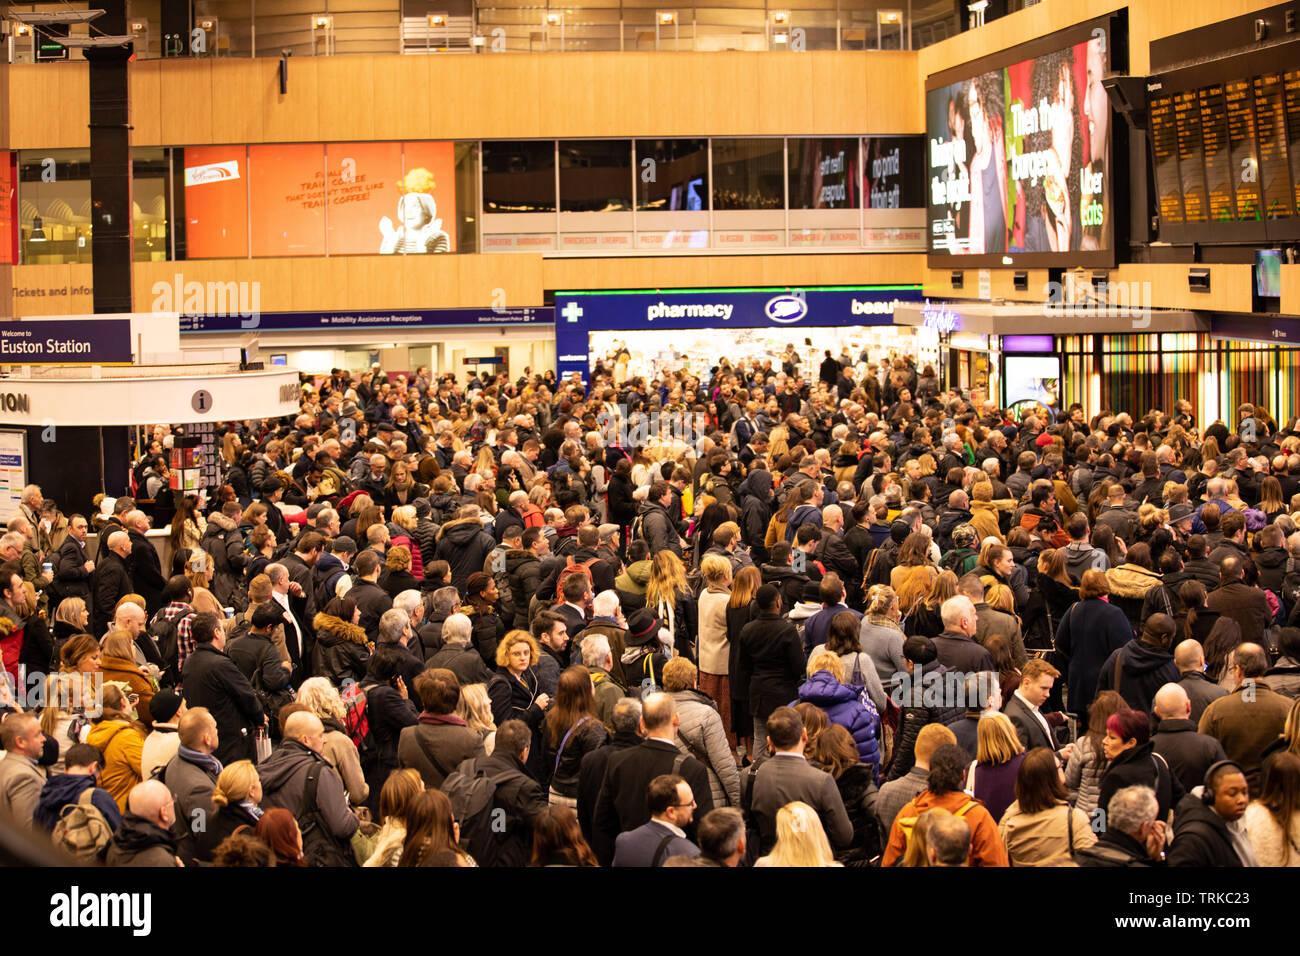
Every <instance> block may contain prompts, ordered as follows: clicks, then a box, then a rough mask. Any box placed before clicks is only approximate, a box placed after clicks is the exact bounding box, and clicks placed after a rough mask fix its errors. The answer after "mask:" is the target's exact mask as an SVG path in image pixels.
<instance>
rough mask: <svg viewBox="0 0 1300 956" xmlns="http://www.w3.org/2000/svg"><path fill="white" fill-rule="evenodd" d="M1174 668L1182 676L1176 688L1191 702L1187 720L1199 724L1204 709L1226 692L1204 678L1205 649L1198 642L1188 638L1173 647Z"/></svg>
mask: <svg viewBox="0 0 1300 956" xmlns="http://www.w3.org/2000/svg"><path fill="white" fill-rule="evenodd" d="M1174 666H1175V667H1177V668H1178V673H1179V674H1181V675H1182V676H1181V677H1180V678H1179V680H1178V686H1179V687H1181V688H1182V689H1183V690H1184V691H1186V692H1187V696H1188V698H1189V699H1190V700H1191V702H1192V712H1191V714H1190V716H1188V718H1187V719H1188V720H1190V721H1191V722H1192V723H1194V724H1199V723H1200V722H1201V714H1203V713H1205V708H1206V707H1209V706H1210V704H1211V703H1213V702H1214V701H1216V700H1218V699H1219V698H1220V697H1222V696H1224V695H1225V694H1227V693H1228V692H1227V691H1226V690H1224V689H1223V688H1222V687H1220V686H1219V685H1218V684H1216V683H1214V681H1212V680H1210V679H1209V678H1208V677H1206V676H1205V648H1203V647H1201V643H1200V641H1196V640H1192V639H1191V638H1188V639H1187V640H1185V641H1183V642H1182V643H1180V644H1179V645H1178V646H1177V647H1175V648H1174Z"/></svg>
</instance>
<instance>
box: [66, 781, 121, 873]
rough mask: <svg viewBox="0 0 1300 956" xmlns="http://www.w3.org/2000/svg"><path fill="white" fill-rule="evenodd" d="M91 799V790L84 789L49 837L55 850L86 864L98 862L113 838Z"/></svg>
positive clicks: (88, 788)
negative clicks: (59, 848)
mask: <svg viewBox="0 0 1300 956" xmlns="http://www.w3.org/2000/svg"><path fill="white" fill-rule="evenodd" d="M94 795H95V788H94V787H87V788H86V789H85V790H82V791H81V795H80V796H79V797H77V802H76V803H70V804H68V805H67V806H66V807H64V808H63V809H62V810H61V811H60V812H59V819H58V821H57V822H56V823H55V824H54V833H53V835H52V836H53V840H54V844H55V846H59V847H62V848H63V849H65V850H67V851H68V852H69V853H71V854H72V855H73V856H75V857H76V858H77V859H78V860H81V861H84V862H87V863H88V862H90V861H92V860H97V859H99V857H100V855H101V854H102V853H103V852H104V850H105V848H107V846H108V843H109V841H110V840H111V839H112V838H113V828H112V827H111V826H109V824H108V820H107V819H106V818H105V816H104V814H103V811H101V810H100V809H99V807H97V806H95V804H94V803H93V802H92V800H93V798H94Z"/></svg>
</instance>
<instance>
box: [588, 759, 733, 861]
mask: <svg viewBox="0 0 1300 956" xmlns="http://www.w3.org/2000/svg"><path fill="white" fill-rule="evenodd" d="M680 755H681V752H680V751H679V750H678V749H677V748H676V747H674V746H673V745H672V744H668V743H664V742H663V741H662V740H646V741H643V742H642V743H641V744H639V745H638V746H636V747H632V748H630V749H628V750H625V751H623V752H622V753H616V754H614V755H613V756H612V757H611V758H610V760H609V764H608V766H607V767H606V769H605V779H604V781H603V783H602V784H601V788H600V796H599V797H598V798H597V801H596V814H595V818H594V821H593V824H592V847H591V848H592V850H594V851H595V853H596V859H598V860H600V862H601V865H602V866H608V865H609V864H610V863H611V862H612V861H613V859H614V840H615V838H617V837H618V835H619V834H620V833H626V832H627V831H628V830H635V829H636V828H637V827H639V826H641V825H642V824H644V823H648V822H649V820H650V810H649V807H648V806H647V805H646V790H647V788H648V787H649V786H650V781H651V780H653V779H654V778H655V777H658V776H660V775H661V774H666V773H672V772H673V766H674V764H675V763H676V762H677V758H678V757H679V756H680ZM677 775H678V776H680V777H682V778H683V779H684V780H685V781H686V782H687V783H688V784H690V786H691V793H692V795H693V796H694V797H695V802H696V808H695V819H696V820H699V819H701V818H703V816H704V815H705V814H706V813H708V812H709V811H710V810H712V809H713V792H712V790H710V788H709V771H708V769H707V768H705V766H704V764H702V763H700V762H699V761H698V760H696V759H695V758H694V757H686V758H685V759H684V760H682V761H681V763H680V765H679V766H678V769H677ZM693 828H694V824H692V825H691V827H690V828H688V829H687V836H688V837H690V835H691V833H692V832H693Z"/></svg>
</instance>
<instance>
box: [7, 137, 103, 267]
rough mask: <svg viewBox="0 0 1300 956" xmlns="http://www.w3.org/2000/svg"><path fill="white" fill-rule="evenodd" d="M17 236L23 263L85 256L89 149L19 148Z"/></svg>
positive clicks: (87, 251)
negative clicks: (20, 149)
mask: <svg viewBox="0 0 1300 956" xmlns="http://www.w3.org/2000/svg"><path fill="white" fill-rule="evenodd" d="M18 217H19V232H18V241H19V245H20V248H21V251H22V261H23V262H24V263H27V264H29V265H30V264H35V263H62V262H89V261H90V150H89V149H45V150H23V151H22V152H21V153H19V154H18Z"/></svg>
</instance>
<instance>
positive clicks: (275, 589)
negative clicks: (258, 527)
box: [266, 562, 316, 685]
mask: <svg viewBox="0 0 1300 956" xmlns="http://www.w3.org/2000/svg"><path fill="white" fill-rule="evenodd" d="M266 576H267V577H268V578H270V579H271V601H272V602H274V603H275V605H276V607H277V608H278V609H279V610H280V616H281V623H282V624H283V626H284V644H285V647H286V649H287V650H288V651H289V660H290V661H291V662H292V664H293V679H292V683H293V684H295V685H297V684H301V683H302V682H303V681H304V680H306V679H307V678H308V677H310V676H311V674H312V654H313V653H314V651H315V647H316V633H315V631H313V630H311V625H310V621H311V620H312V619H311V617H309V616H308V615H307V610H306V605H307V601H308V597H307V596H308V595H310V594H311V591H310V590H306V589H304V588H303V586H302V585H301V584H299V583H298V582H297V581H295V580H293V579H292V577H291V576H290V573H289V569H288V568H287V567H286V566H285V565H283V564H280V563H278V562H277V563H275V564H268V565H267V566H266Z"/></svg>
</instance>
